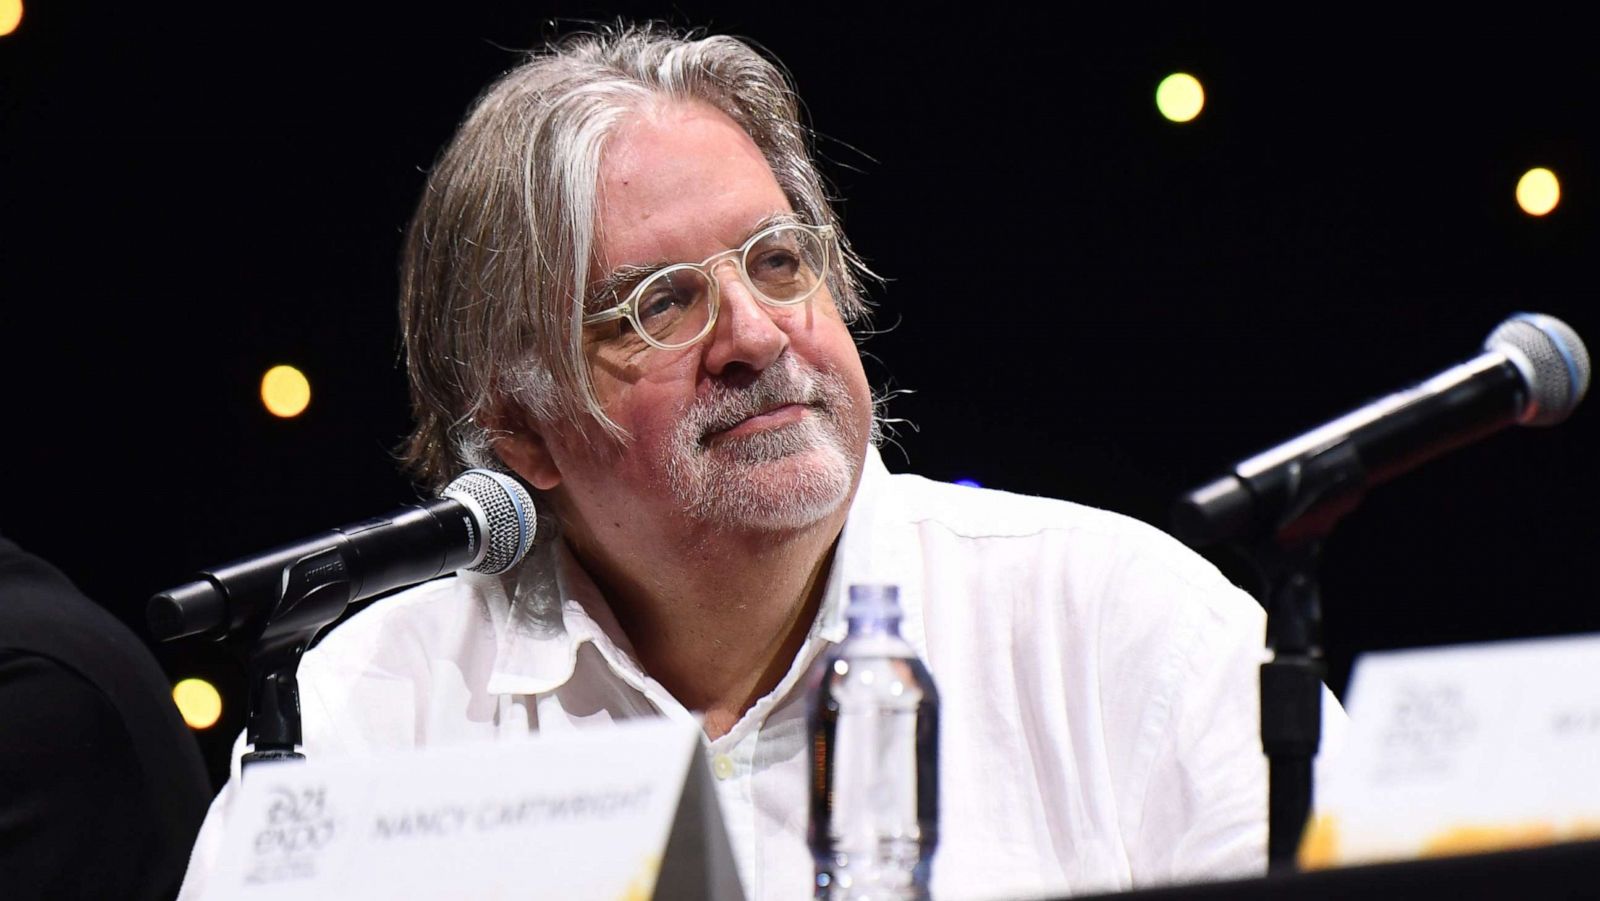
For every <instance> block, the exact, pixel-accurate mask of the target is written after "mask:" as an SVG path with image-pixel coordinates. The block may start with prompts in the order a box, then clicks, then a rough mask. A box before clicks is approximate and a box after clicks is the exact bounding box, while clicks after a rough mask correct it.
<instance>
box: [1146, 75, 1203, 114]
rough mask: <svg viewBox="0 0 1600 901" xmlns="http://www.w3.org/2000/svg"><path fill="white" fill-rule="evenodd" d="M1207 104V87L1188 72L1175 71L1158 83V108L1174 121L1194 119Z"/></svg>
mask: <svg viewBox="0 0 1600 901" xmlns="http://www.w3.org/2000/svg"><path fill="white" fill-rule="evenodd" d="M1205 105H1206V92H1205V89H1204V88H1202V87H1200V80H1199V79H1198V78H1195V77H1194V76H1193V75H1190V74H1189V73H1187V72H1174V73H1172V74H1171V75H1168V76H1167V77H1166V78H1163V79H1161V83H1160V84H1159V85H1156V109H1158V110H1160V111H1161V115H1163V116H1166V117H1167V118H1168V119H1170V120H1172V121H1173V122H1189V121H1192V120H1193V119H1194V117H1195V116H1198V115H1200V109H1201V107H1204V106H1205Z"/></svg>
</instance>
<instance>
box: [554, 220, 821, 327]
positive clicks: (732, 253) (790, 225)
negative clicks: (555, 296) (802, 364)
mask: <svg viewBox="0 0 1600 901" xmlns="http://www.w3.org/2000/svg"><path fill="white" fill-rule="evenodd" d="M789 229H801V230H803V231H806V232H809V233H810V234H811V235H812V236H813V237H815V238H816V239H817V241H818V242H819V243H820V244H821V245H822V258H821V266H820V267H819V268H818V270H817V278H816V282H815V283H814V284H812V286H811V287H810V288H808V289H806V291H805V293H803V294H799V295H797V296H795V297H789V298H782V299H780V298H775V297H771V296H769V295H767V294H766V293H764V292H762V290H761V289H760V288H758V287H756V285H755V282H754V280H753V279H751V278H750V271H749V270H748V269H747V268H745V258H746V255H748V254H749V253H750V251H751V249H752V248H754V247H756V246H757V245H758V244H760V243H761V242H762V241H763V240H765V239H767V238H769V237H771V236H772V235H774V234H777V233H779V232H782V231H785V230H789ZM833 237H834V228H833V226H831V225H807V224H806V223H803V222H780V223H777V224H776V225H771V226H768V227H766V228H763V229H761V230H760V231H758V232H756V233H755V234H753V235H751V236H750V237H749V238H747V239H746V240H745V242H744V243H743V244H741V245H739V246H738V247H734V248H730V249H728V250H724V251H722V252H721V253H716V254H712V255H711V256H709V257H706V258H705V259H704V260H702V261H701V262H699V263H675V264H673V265H671V266H667V267H664V268H662V269H658V270H656V271H655V272H652V273H651V274H650V275H649V276H648V277H647V278H645V279H643V280H642V281H640V282H639V284H637V285H635V286H634V288H633V290H631V291H629V292H628V296H627V298H626V299H624V300H623V301H622V303H619V304H617V305H616V306H614V307H611V308H610V309H606V310H600V311H599V312H596V313H590V314H589V315H587V316H585V317H583V324H584V326H585V327H588V326H591V325H599V324H601V323H604V322H614V321H616V320H618V319H626V320H628V322H629V323H630V324H631V325H632V326H633V330H634V333H635V334H637V335H638V336H639V337H640V338H643V339H644V341H645V342H646V343H647V344H649V345H651V346H652V347H657V348H660V349H661V350H678V349H680V348H684V347H688V346H689V345H691V344H695V343H697V342H699V341H700V340H702V339H703V338H705V336H707V335H709V334H711V330H712V329H714V328H716V325H717V312H718V311H719V310H720V309H721V307H722V293H721V289H720V288H719V286H718V284H717V278H716V268H717V267H718V266H721V265H722V264H723V263H724V262H726V261H732V262H733V264H734V267H735V268H736V269H737V270H738V271H739V281H740V282H741V283H743V284H744V286H745V288H747V289H748V290H749V291H750V293H751V294H752V295H754V296H755V297H756V299H758V300H760V301H761V302H762V303H764V304H767V305H768V306H773V307H793V306H797V305H799V304H802V303H805V302H806V301H807V300H810V299H811V297H812V296H813V295H815V294H816V293H817V289H818V288H820V287H822V286H823V285H824V284H826V283H827V281H828V272H829V264H830V260H831V258H832V257H833V256H834V250H833ZM686 269H688V270H695V271H697V272H699V273H700V274H701V275H702V276H703V277H704V278H705V280H706V283H707V285H708V290H707V292H706V293H707V297H706V303H708V304H710V307H711V308H710V310H708V311H707V313H706V322H705V325H704V326H702V327H701V328H700V330H699V331H698V332H696V333H695V334H694V336H693V337H690V338H687V339H684V340H681V341H674V342H671V343H668V342H666V341H662V340H661V339H659V338H656V337H654V336H652V335H651V334H650V333H649V331H647V330H646V329H645V327H644V324H643V323H642V322H640V321H639V306H638V302H639V299H640V298H641V297H643V296H644V294H645V290H646V289H647V288H649V287H650V286H651V285H652V284H655V283H656V282H657V281H658V280H659V279H662V278H666V277H670V276H671V275H672V273H674V272H679V271H682V270H686Z"/></svg>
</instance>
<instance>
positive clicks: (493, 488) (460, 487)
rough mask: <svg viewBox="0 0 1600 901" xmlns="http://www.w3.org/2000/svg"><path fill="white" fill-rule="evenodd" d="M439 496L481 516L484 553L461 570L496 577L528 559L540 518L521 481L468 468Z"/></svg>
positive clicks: (484, 470)
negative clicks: (462, 505) (525, 558)
mask: <svg viewBox="0 0 1600 901" xmlns="http://www.w3.org/2000/svg"><path fill="white" fill-rule="evenodd" d="M439 494H440V495H441V496H443V497H448V498H451V499H453V500H456V501H460V502H461V503H462V504H465V505H466V506H468V507H471V508H473V509H475V510H478V511H480V512H481V513H482V514H483V522H482V525H483V527H484V528H483V533H484V536H485V538H484V551H483V553H481V554H479V555H478V559H477V561H476V562H474V563H472V564H471V565H470V566H465V567H462V568H463V569H469V570H471V571H473V572H480V573H486V574H488V575H496V574H498V573H503V572H505V571H506V570H508V569H510V568H511V567H513V566H516V565H517V564H518V563H520V562H522V558H523V557H525V556H527V553H528V549H529V548H531V547H532V546H533V536H534V527H535V526H536V525H538V521H539V517H538V514H537V513H535V512H534V509H533V498H532V496H530V495H529V494H528V489H526V488H524V487H523V486H522V483H521V482H519V481H517V480H516V479H514V478H512V477H511V476H508V475H506V474H505V473H501V472H494V471H492V470H488V469H469V470H467V471H466V472H464V473H462V474H461V475H459V476H456V478H455V480H454V481H452V482H451V483H450V484H449V485H446V486H445V489H444V490H443V491H441V492H439Z"/></svg>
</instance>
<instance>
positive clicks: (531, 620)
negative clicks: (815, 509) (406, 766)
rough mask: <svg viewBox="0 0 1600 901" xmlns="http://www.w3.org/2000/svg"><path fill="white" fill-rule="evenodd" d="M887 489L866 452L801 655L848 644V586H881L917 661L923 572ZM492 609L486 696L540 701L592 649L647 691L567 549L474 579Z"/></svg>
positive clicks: (879, 467)
mask: <svg viewBox="0 0 1600 901" xmlns="http://www.w3.org/2000/svg"><path fill="white" fill-rule="evenodd" d="M891 489H892V485H891V483H890V480H889V471H888V470H887V469H886V468H885V467H884V465H883V460H882V458H881V457H880V456H879V454H878V450H877V448H874V447H869V448H867V455H866V460H865V461H864V463H863V466H862V472H861V483H860V485H859V486H857V489H856V495H855V497H854V498H853V499H852V501H851V505H850V514H849V516H848V517H847V518H846V520H845V526H844V531H843V533H842V534H841V536H840V539H839V547H838V549H837V550H836V551H835V553H834V560H833V565H832V567H831V568H830V571H829V573H828V581H827V586H826V588H825V589H824V591H823V599H822V604H821V607H820V609H819V610H818V612H817V620H816V622H815V623H813V625H812V627H811V633H810V635H809V636H808V638H807V641H806V649H805V650H804V651H802V654H804V655H805V656H811V655H812V654H814V653H815V652H816V650H817V649H818V647H819V644H818V641H817V639H821V640H822V641H826V642H838V641H841V640H843V638H844V635H845V620H844V602H845V593H846V592H847V591H848V587H849V586H850V585H855V584H862V583H866V582H884V583H890V584H895V585H899V586H900V600H901V606H902V608H903V609H904V612H905V617H904V619H903V621H902V633H903V634H904V635H905V636H906V638H907V639H908V640H909V641H911V643H912V645H913V647H915V648H916V649H917V650H918V651H919V652H920V653H923V654H924V655H925V654H926V648H925V647H924V646H923V641H922V615H921V613H922V608H921V596H922V593H921V589H922V583H921V576H920V567H917V566H916V565H915V562H914V561H915V557H914V555H913V554H912V553H911V551H912V549H913V542H912V541H911V539H912V538H913V537H914V536H912V535H911V534H910V533H909V531H908V530H907V529H906V528H905V524H903V523H900V524H897V523H893V522H890V521H888V520H889V517H888V516H887V515H886V508H888V507H892V506H893V505H892V504H887V503H886V502H887V501H888V500H889V497H888V495H889V493H890V491H891ZM464 576H466V577H467V578H470V579H471V581H472V583H473V584H474V585H475V586H476V587H477V589H478V590H479V591H480V593H482V594H483V595H484V596H485V597H486V600H488V605H487V606H488V609H489V612H490V622H491V626H492V627H493V628H494V630H495V633H496V653H495V665H494V668H493V670H492V672H491V673H490V676H489V682H488V685H487V690H488V691H489V692H490V693H491V694H497V695H508V694H517V695H521V694H539V693H543V692H549V691H554V690H555V689H557V688H560V687H561V686H562V685H564V684H566V682H567V681H568V680H569V679H571V678H572V674H573V671H574V669H575V668H576V666H577V658H578V649H579V648H580V647H581V646H582V645H583V644H584V643H585V642H587V643H590V644H592V645H594V647H595V649H596V650H598V651H599V652H600V654H601V656H602V657H603V658H604V659H605V661H606V664H607V665H608V666H609V667H610V669H611V670H612V672H614V673H615V674H616V675H617V676H618V677H619V678H621V679H622V680H623V681H624V682H627V683H628V684H629V685H631V686H633V687H634V688H635V689H637V690H640V691H643V690H645V686H646V684H647V683H648V682H649V681H650V680H649V677H648V676H647V675H646V674H645V672H644V670H643V668H641V667H640V666H639V663H638V661H637V659H636V658H635V657H634V654H633V650H632V646H631V645H630V644H629V643H628V639H627V636H626V635H624V634H623V631H622V629H621V627H620V626H619V625H618V624H617V621H616V617H615V616H613V615H612V613H611V609H610V607H608V606H607V605H606V602H605V599H604V598H603V597H602V596H601V594H600V590H599V588H598V587H596V586H595V584H594V581H593V580H592V579H590V578H589V575H588V573H586V572H585V571H584V569H583V567H582V566H581V565H579V564H578V562H577V560H576V559H575V558H574V557H573V556H572V552H571V551H570V550H568V549H567V546H566V543H565V542H563V541H559V540H557V541H551V542H548V543H546V544H545V545H543V546H541V547H539V548H536V549H535V550H534V552H533V554H532V555H530V556H529V558H528V560H527V561H526V562H525V563H524V564H523V565H522V566H521V567H520V568H519V569H518V570H517V572H516V574H515V576H514V577H503V578H501V579H496V578H494V577H485V576H470V575H468V574H464Z"/></svg>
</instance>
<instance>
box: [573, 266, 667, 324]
mask: <svg viewBox="0 0 1600 901" xmlns="http://www.w3.org/2000/svg"><path fill="white" fill-rule="evenodd" d="M670 265H672V264H671V263H653V264H651V265H648V266H634V265H629V266H618V267H617V268H616V269H613V270H612V271H611V274H610V275H607V276H606V277H605V278H602V279H600V280H599V281H597V282H595V283H594V285H593V286H592V287H590V289H589V291H588V298H587V299H586V300H585V301H584V304H583V309H584V311H585V312H586V313H598V312H601V311H602V310H605V309H609V308H611V307H614V306H616V305H617V304H619V303H622V296H623V295H624V294H627V293H628V291H630V290H632V288H633V286H634V285H637V284H639V283H640V282H642V281H644V280H645V279H647V278H649V277H650V276H651V275H653V274H655V273H657V272H660V271H661V270H663V269H665V268H667V267H668V266H670Z"/></svg>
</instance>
